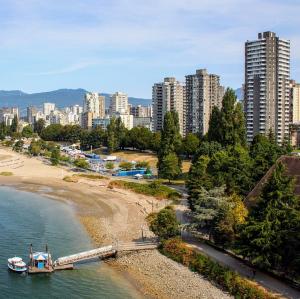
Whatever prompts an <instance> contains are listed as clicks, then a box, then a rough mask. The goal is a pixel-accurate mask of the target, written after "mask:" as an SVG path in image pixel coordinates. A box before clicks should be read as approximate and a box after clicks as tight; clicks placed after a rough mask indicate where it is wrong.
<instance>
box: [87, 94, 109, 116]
mask: <svg viewBox="0 0 300 299" xmlns="http://www.w3.org/2000/svg"><path fill="white" fill-rule="evenodd" d="M83 112H92V113H93V117H94V118H103V117H104V116H105V97H103V96H100V95H99V94H98V93H96V92H92V93H91V92H89V93H87V94H86V95H85V98H84V102H83Z"/></svg>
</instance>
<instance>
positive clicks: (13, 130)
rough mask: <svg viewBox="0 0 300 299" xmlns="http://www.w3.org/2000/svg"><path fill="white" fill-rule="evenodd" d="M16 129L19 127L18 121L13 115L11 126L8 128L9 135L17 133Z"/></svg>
mask: <svg viewBox="0 0 300 299" xmlns="http://www.w3.org/2000/svg"><path fill="white" fill-rule="evenodd" d="M18 127H19V120H18V116H17V115H15V116H14V118H13V120H12V123H11V126H10V132H11V133H17V132H18Z"/></svg>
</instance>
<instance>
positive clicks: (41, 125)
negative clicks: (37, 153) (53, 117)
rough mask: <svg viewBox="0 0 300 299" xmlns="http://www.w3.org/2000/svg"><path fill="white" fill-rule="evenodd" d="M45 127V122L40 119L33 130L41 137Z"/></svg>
mask: <svg viewBox="0 0 300 299" xmlns="http://www.w3.org/2000/svg"><path fill="white" fill-rule="evenodd" d="M45 126H46V122H45V120H44V119H42V118H40V119H39V120H38V121H36V122H35V123H34V125H33V130H34V132H35V133H38V135H39V136H40V135H41V133H42V131H43V130H44V128H45Z"/></svg>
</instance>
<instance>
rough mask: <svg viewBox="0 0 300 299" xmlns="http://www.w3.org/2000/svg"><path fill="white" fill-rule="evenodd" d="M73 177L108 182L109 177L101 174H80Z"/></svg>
mask: <svg viewBox="0 0 300 299" xmlns="http://www.w3.org/2000/svg"><path fill="white" fill-rule="evenodd" d="M73 176H75V177H81V178H86V179H90V180H108V178H107V177H105V176H103V175H100V174H88V173H80V174H75V175H73Z"/></svg>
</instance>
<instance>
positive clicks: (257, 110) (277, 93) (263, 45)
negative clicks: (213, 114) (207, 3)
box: [245, 31, 290, 144]
mask: <svg viewBox="0 0 300 299" xmlns="http://www.w3.org/2000/svg"><path fill="white" fill-rule="evenodd" d="M289 83H290V42H289V41H288V40H283V39H280V38H279V37H277V36H276V34H275V33H274V32H269V31H268V32H264V33H259V34H258V39H257V40H254V41H247V42H246V44H245V112H246V119H247V140H248V142H251V141H252V139H253V137H254V136H255V135H257V134H266V135H267V134H269V132H270V130H272V131H273V133H274V134H275V137H276V140H277V142H278V143H279V144H280V143H282V142H283V140H284V138H285V137H287V136H288V134H289V121H290V113H289V110H290V100H289V94H290V88H289Z"/></svg>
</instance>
